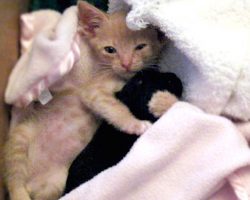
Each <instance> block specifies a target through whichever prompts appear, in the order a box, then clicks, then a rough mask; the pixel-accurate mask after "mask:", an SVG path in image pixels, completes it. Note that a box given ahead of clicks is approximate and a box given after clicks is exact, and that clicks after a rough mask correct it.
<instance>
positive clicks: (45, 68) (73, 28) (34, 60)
mask: <svg viewBox="0 0 250 200" xmlns="http://www.w3.org/2000/svg"><path fill="white" fill-rule="evenodd" d="M77 24H78V19H77V9H76V6H72V7H70V8H68V9H67V10H66V11H65V12H64V13H63V14H62V15H61V14H59V13H58V12H56V11H52V10H42V11H35V12H32V13H28V14H24V15H22V16H21V46H22V56H21V58H20V59H19V61H18V62H17V64H16V66H15V67H14V69H13V71H12V73H11V75H10V77H9V82H8V85H7V89H6V92H5V102H6V103H8V104H13V105H15V106H18V107H24V106H27V105H28V104H29V103H30V102H32V101H33V100H36V99H37V98H38V97H39V96H40V95H41V93H42V92H43V91H44V90H46V89H48V88H49V87H50V86H51V85H52V84H53V83H55V82H56V81H57V80H59V79H60V78H61V77H62V76H63V75H65V74H67V73H68V72H69V71H70V70H71V69H72V67H73V65H74V63H75V62H76V61H77V60H78V59H79V57H80V50H79V46H78V40H77Z"/></svg>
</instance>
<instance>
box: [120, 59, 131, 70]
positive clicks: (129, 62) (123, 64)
mask: <svg viewBox="0 0 250 200" xmlns="http://www.w3.org/2000/svg"><path fill="white" fill-rule="evenodd" d="M121 65H122V67H123V68H124V69H126V70H127V71H128V70H130V67H131V61H126V62H122V63H121Z"/></svg>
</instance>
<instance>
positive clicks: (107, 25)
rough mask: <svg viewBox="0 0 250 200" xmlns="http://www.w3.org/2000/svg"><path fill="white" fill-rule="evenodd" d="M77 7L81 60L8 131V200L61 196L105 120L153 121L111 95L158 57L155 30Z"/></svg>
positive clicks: (135, 127)
mask: <svg viewBox="0 0 250 200" xmlns="http://www.w3.org/2000/svg"><path fill="white" fill-rule="evenodd" d="M78 9H79V23H80V24H79V27H80V29H79V31H80V33H81V35H82V41H81V51H82V56H81V59H80V61H79V63H77V64H76V66H75V67H74V68H73V70H72V71H71V72H70V73H69V74H68V75H66V76H65V77H64V78H63V80H62V81H60V82H59V83H57V84H55V85H54V86H53V87H52V88H51V92H52V93H53V95H54V98H53V100H52V101H51V102H49V103H48V104H47V105H45V106H41V105H36V104H35V105H34V106H30V108H28V109H29V112H30V114H29V115H28V116H26V117H25V118H24V119H23V120H21V121H19V123H17V124H16V125H15V126H14V127H12V128H11V130H10V133H9V138H8V141H7V144H6V147H5V177H6V183H7V187H8V190H9V193H10V198H11V200H31V199H32V200H55V199H58V198H59V197H60V195H61V194H62V192H63V189H64V186H65V181H66V177H67V173H68V168H69V166H70V164H71V163H72V161H73V160H74V158H75V157H76V156H77V155H78V153H79V152H80V151H81V150H82V149H83V148H84V147H85V146H86V145H87V144H88V143H89V141H90V140H91V138H92V136H93V134H94V132H95V131H96V129H97V127H98V125H99V119H100V118H105V119H106V120H107V121H108V122H110V123H111V124H113V125H114V126H116V127H117V128H119V129H120V130H123V131H125V132H127V133H130V134H142V133H143V132H144V131H145V130H146V129H147V128H148V127H149V126H150V123H149V122H147V121H140V120H138V119H136V118H135V117H134V116H133V115H132V114H131V113H130V111H129V110H128V108H127V107H126V106H125V105H123V104H122V103H121V102H120V101H118V100H117V99H116V98H115V97H114V93H115V92H116V91H119V90H120V89H121V88H122V87H123V85H124V84H125V83H126V81H127V80H128V79H129V78H131V77H132V76H133V75H134V74H135V73H136V72H138V71H140V70H141V69H142V68H144V67H145V66H147V65H150V63H152V60H154V59H155V58H156V56H157V55H158V54H159V52H160V49H161V46H162V45H161V44H160V41H159V40H158V37H157V32H156V31H155V30H153V29H151V28H148V29H145V30H141V31H131V30H129V29H128V28H127V26H126V24H125V13H122V12H117V13H114V14H105V13H103V12H101V11H100V10H98V9H96V8H95V7H93V6H91V5H89V4H87V3H85V2H80V3H79V4H78ZM131 92H132V91H131ZM131 95H133V94H131ZM99 117H100V118H99Z"/></svg>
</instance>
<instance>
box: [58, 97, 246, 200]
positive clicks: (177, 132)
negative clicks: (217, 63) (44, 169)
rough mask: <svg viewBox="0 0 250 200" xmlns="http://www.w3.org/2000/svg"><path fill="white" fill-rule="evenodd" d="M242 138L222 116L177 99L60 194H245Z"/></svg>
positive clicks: (148, 199) (72, 198) (136, 198)
mask: <svg viewBox="0 0 250 200" xmlns="http://www.w3.org/2000/svg"><path fill="white" fill-rule="evenodd" d="M248 164H250V150H249V148H248V145H247V141H246V140H245V138H244V137H243V136H242V134H241V133H240V132H239V131H238V130H237V129H236V127H235V126H234V125H233V124H232V123H231V122H230V121H229V120H227V119H225V118H223V117H219V116H214V115H210V114H206V113H204V112H203V111H201V110H200V109H198V108H197V107H194V106H192V105H190V104H188V103H183V102H179V103H176V104H175V105H174V106H173V108H171V109H170V110H169V111H168V112H167V113H166V114H165V115H164V116H163V117H161V118H160V119H159V120H158V121H157V122H156V123H155V124H154V125H153V126H152V128H151V129H150V130H148V131H147V132H146V133H145V134H144V135H142V136H141V137H140V138H139V139H138V140H137V142H136V143H135V144H134V146H133V147H132V149H131V151H130V152H129V153H128V154H127V156H126V157H125V158H124V159H123V160H122V161H121V162H120V163H119V164H117V165H116V166H114V167H111V168H109V169H107V170H105V171H104V172H102V173H100V174H99V175H97V176H96V177H94V178H93V179H92V180H90V181H89V182H87V183H85V184H83V185H81V186H80V187H78V188H77V189H75V190H74V191H72V192H71V193H69V194H68V195H66V196H65V197H63V198H61V199H60V200H82V199H83V198H84V199H85V200H118V199H119V200H156V199H159V200H162V199H175V200H239V199H240V200H247V199H249V197H250V193H249V192H250V190H249V188H247V186H248V187H249V185H250V174H249V173H247V174H244V173H245V171H244V168H242V167H244V166H246V165H248Z"/></svg>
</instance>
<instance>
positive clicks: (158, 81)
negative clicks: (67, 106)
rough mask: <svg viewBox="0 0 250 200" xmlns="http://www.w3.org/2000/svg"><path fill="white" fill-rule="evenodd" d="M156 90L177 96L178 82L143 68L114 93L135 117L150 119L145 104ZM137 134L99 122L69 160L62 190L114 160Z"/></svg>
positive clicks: (122, 154) (93, 174)
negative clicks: (93, 134) (89, 140)
mask: <svg viewBox="0 0 250 200" xmlns="http://www.w3.org/2000/svg"><path fill="white" fill-rule="evenodd" d="M159 90H168V91H169V92H171V93H173V94H175V95H176V96H177V97H180V96H181V93H182V84H181V81H180V80H179V79H178V78H177V77H176V75H174V74H172V73H160V72H158V71H156V70H152V69H151V70H144V71H142V72H139V73H138V74H136V75H135V76H134V77H133V78H132V79H131V80H130V81H129V82H128V83H127V84H126V85H125V86H124V88H123V89H122V90H121V91H120V92H118V93H117V94H116V96H117V98H118V99H119V100H121V101H122V102H123V103H124V104H125V105H127V106H128V108H129V109H130V111H131V112H132V113H133V114H134V115H135V116H136V117H137V118H138V119H141V120H149V121H151V122H154V121H156V118H155V117H154V116H153V115H152V114H151V113H149V111H148V106H147V105H148V102H149V101H150V99H151V97H152V95H153V94H154V93H155V92H156V91H159ZM137 137H138V136H135V135H129V134H126V133H123V132H120V131H118V130H117V129H115V128H114V127H113V126H112V125H109V124H108V123H106V122H103V123H102V125H101V126H100V127H99V129H98V130H97V132H96V134H95V136H94V138H93V139H92V141H91V142H90V143H89V144H88V146H87V147H86V148H85V149H84V150H83V151H82V152H81V153H80V154H79V155H78V157H77V158H76V159H75V160H74V162H73V163H72V165H71V167H70V169H69V175H68V179H67V183H66V188H65V193H68V192H70V191H71V190H73V189H74V188H76V187H77V186H79V185H80V184H82V183H84V182H86V181H88V180H89V179H91V178H93V177H94V176H95V175H97V174H98V173H100V172H101V171H103V170H105V169H107V168H108V167H111V166H113V165H115V164H117V163H118V162H119V161H120V160H121V159H122V158H123V157H124V156H125V155H126V153H127V152H128V151H129V150H130V148H131V146H132V145H133V143H134V142H135V140H136V139H137Z"/></svg>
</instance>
